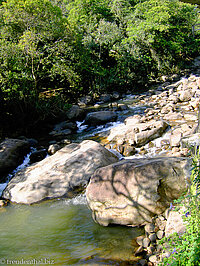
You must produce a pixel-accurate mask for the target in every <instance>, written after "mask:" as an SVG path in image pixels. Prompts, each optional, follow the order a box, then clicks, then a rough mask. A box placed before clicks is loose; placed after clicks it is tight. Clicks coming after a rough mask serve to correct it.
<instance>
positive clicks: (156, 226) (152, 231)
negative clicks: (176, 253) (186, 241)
mask: <svg viewBox="0 0 200 266" xmlns="http://www.w3.org/2000/svg"><path fill="white" fill-rule="evenodd" d="M144 230H145V234H144V235H142V236H139V237H137V238H136V242H137V244H138V245H139V247H138V248H137V249H136V250H135V256H136V257H138V256H139V257H141V256H142V259H140V260H139V265H141V266H142V265H148V266H151V265H152V266H153V265H154V266H155V265H158V264H159V263H161V262H162V260H163V259H164V258H166V257H169V256H171V253H170V252H169V251H167V247H166V250H164V249H163V245H161V244H159V241H160V240H161V239H162V238H163V237H169V236H170V235H171V234H173V233H175V232H176V233H178V234H183V233H184V232H185V230H186V227H185V224H184V222H183V219H182V215H181V213H180V212H178V211H174V210H172V209H167V210H166V211H165V213H164V214H163V215H158V216H155V217H154V218H153V219H152V222H151V223H148V224H146V225H145V227H144ZM165 246H166V244H165Z"/></svg>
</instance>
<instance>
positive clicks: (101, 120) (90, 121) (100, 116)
mask: <svg viewBox="0 0 200 266" xmlns="http://www.w3.org/2000/svg"><path fill="white" fill-rule="evenodd" d="M116 119H117V115H116V113H115V112H112V111H98V112H93V113H89V114H87V116H86V118H85V124H87V125H91V126H96V125H101V124H106V123H107V122H113V121H115V120H116Z"/></svg>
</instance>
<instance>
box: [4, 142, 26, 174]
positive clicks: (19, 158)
mask: <svg viewBox="0 0 200 266" xmlns="http://www.w3.org/2000/svg"><path fill="white" fill-rule="evenodd" d="M29 150H30V143H29V142H28V141H26V140H19V139H6V140H4V141H3V142H1V143H0V175H1V177H3V176H5V175H7V174H8V173H9V172H10V171H12V170H14V169H15V168H16V167H17V166H18V165H19V164H20V163H22V162H23V159H24V156H25V155H26V154H27V153H28V152H29Z"/></svg>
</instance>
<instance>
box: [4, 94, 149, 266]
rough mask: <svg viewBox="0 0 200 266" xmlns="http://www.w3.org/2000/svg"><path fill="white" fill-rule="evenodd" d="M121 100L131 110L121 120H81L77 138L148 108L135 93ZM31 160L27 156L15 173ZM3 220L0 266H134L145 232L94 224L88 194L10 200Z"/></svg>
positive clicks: (122, 113)
mask: <svg viewBox="0 0 200 266" xmlns="http://www.w3.org/2000/svg"><path fill="white" fill-rule="evenodd" d="M123 102H125V103H126V104H128V105H129V107H130V109H129V110H127V111H124V112H121V113H120V115H119V120H118V121H117V122H114V123H108V124H107V125H106V127H104V126H100V127H98V128H95V129H91V130H88V129H87V128H86V126H85V125H84V124H83V123H81V122H79V123H78V126H79V130H78V134H77V135H76V140H78V141H81V140H83V139H86V138H91V137H94V136H95V134H97V133H102V132H105V131H107V130H108V129H109V128H111V127H114V126H116V125H118V124H120V123H122V121H123V119H124V118H125V117H127V116H130V115H133V114H138V113H143V112H144V110H145V108H146V107H145V106H137V105H136V103H135V100H134V97H130V96H129V97H128V98H126V99H124V101H123ZM28 164H29V155H27V156H26V158H25V160H24V163H23V164H22V165H21V166H19V167H18V169H16V170H15V171H14V172H13V173H12V174H14V173H15V172H16V171H18V170H20V169H21V168H23V167H25V166H27V165H28ZM12 174H11V175H9V176H8V179H10V178H11V177H12ZM5 186H6V183H4V184H0V190H3V189H4V188H5ZM0 221H1V223H0V247H1V248H0V264H3V265H8V264H14V265H17V264H20V263H21V264H23V265H35V264H38V265H51V264H52V265H90V266H91V265H134V264H135V262H134V261H135V260H136V258H135V257H134V250H135V248H136V244H135V241H134V239H135V238H136V237H137V236H139V235H141V234H143V230H142V229H139V228H131V227H123V226H109V227H102V226H100V225H98V224H96V223H95V222H94V221H93V219H92V215H91V211H90V210H89V209H88V207H87V202H86V198H85V195H84V194H82V195H79V196H77V197H76V198H74V199H60V200H53V201H46V202H43V203H40V204H34V205H31V206H28V205H20V204H10V205H9V206H7V207H6V208H2V209H0ZM13 262H14V263H13Z"/></svg>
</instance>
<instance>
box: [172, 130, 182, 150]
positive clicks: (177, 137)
mask: <svg viewBox="0 0 200 266" xmlns="http://www.w3.org/2000/svg"><path fill="white" fill-rule="evenodd" d="M181 138H182V133H181V131H172V134H171V135H170V145H171V147H179V146H180V143H181Z"/></svg>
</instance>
